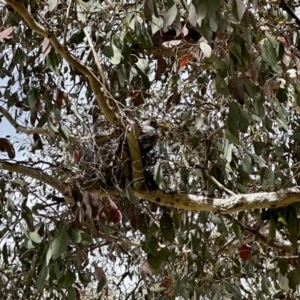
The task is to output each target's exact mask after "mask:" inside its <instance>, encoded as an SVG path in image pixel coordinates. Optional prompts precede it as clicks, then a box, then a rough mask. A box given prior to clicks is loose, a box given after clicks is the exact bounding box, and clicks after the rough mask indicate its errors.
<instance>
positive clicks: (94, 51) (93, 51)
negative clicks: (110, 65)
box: [83, 28, 106, 89]
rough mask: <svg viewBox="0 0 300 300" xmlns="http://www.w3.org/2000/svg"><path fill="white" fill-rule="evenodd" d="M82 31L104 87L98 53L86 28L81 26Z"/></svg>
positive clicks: (104, 82)
mask: <svg viewBox="0 0 300 300" xmlns="http://www.w3.org/2000/svg"><path fill="white" fill-rule="evenodd" d="M83 32H84V34H85V36H86V38H87V40H88V43H89V46H90V48H91V50H92V53H93V56H94V60H95V63H96V66H97V69H98V71H99V75H100V77H101V81H102V85H103V87H104V88H105V89H106V80H105V75H104V72H103V68H102V66H101V64H100V61H99V59H98V55H97V52H96V50H95V47H94V45H93V42H92V40H91V37H90V35H89V33H88V31H87V30H86V28H83Z"/></svg>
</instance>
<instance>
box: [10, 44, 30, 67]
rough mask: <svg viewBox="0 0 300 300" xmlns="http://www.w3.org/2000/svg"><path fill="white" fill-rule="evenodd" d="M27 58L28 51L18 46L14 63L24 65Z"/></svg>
mask: <svg viewBox="0 0 300 300" xmlns="http://www.w3.org/2000/svg"><path fill="white" fill-rule="evenodd" d="M26 58H27V55H26V53H25V52H24V51H23V50H22V49H21V48H17V50H16V52H15V55H14V57H13V63H14V64H16V65H20V66H24V62H25V61H26Z"/></svg>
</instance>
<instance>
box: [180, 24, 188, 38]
mask: <svg viewBox="0 0 300 300" xmlns="http://www.w3.org/2000/svg"><path fill="white" fill-rule="evenodd" d="M181 33H182V35H183V36H187V35H188V34H189V30H188V28H187V27H186V24H184V26H183V27H182V28H181Z"/></svg>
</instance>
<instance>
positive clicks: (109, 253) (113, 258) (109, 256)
mask: <svg viewBox="0 0 300 300" xmlns="http://www.w3.org/2000/svg"><path fill="white" fill-rule="evenodd" d="M108 258H109V259H110V260H111V261H112V262H113V263H115V262H116V260H117V258H116V256H115V255H113V254H112V252H111V251H109V252H108Z"/></svg>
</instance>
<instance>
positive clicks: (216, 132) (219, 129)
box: [207, 125, 226, 140]
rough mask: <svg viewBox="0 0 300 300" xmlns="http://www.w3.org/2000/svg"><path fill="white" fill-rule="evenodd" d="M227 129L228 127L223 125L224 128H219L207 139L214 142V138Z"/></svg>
mask: <svg viewBox="0 0 300 300" xmlns="http://www.w3.org/2000/svg"><path fill="white" fill-rule="evenodd" d="M225 127H226V126H225V125H223V126H221V127H219V128H217V129H216V130H215V131H213V132H212V133H211V134H210V135H209V136H208V137H207V139H208V140H212V138H213V137H214V136H215V135H217V134H219V133H220V132H221V131H222V130H223V129H224V128H225Z"/></svg>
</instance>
